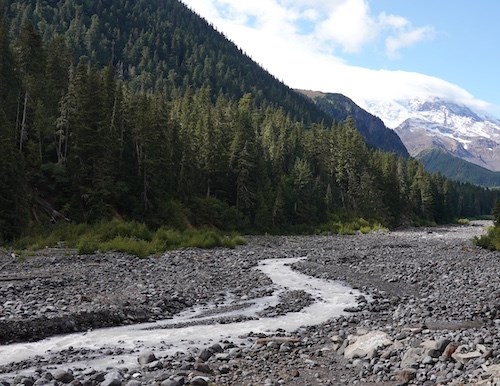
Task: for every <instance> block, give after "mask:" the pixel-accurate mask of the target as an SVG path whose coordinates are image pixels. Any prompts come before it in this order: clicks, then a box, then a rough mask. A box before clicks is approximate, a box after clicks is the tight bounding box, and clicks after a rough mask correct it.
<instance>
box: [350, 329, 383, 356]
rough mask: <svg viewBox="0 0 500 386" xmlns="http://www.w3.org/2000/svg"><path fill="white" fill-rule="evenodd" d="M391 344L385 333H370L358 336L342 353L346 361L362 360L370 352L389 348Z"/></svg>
mask: <svg viewBox="0 0 500 386" xmlns="http://www.w3.org/2000/svg"><path fill="white" fill-rule="evenodd" d="M391 344H392V340H391V338H390V336H389V335H388V334H386V333H385V332H383V331H371V332H369V333H368V334H365V335H361V336H358V337H357V338H356V341H355V342H354V343H352V344H349V345H348V346H347V347H346V349H345V351H344V356H345V357H346V358H348V359H353V358H364V357H365V356H367V355H368V354H369V353H370V352H371V351H373V350H378V349H379V348H384V347H387V346H390V345H391Z"/></svg>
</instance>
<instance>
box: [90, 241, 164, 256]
mask: <svg viewBox="0 0 500 386" xmlns="http://www.w3.org/2000/svg"><path fill="white" fill-rule="evenodd" d="M99 249H100V250H101V251H103V252H107V251H116V252H124V253H129V254H131V255H135V256H138V257H148V256H149V255H152V254H154V253H158V252H160V250H158V249H157V248H156V246H155V245H154V244H153V243H151V242H150V241H147V240H137V239H133V238H130V237H122V236H117V237H115V238H114V239H113V240H109V241H106V242H104V243H101V244H100V245H99Z"/></svg>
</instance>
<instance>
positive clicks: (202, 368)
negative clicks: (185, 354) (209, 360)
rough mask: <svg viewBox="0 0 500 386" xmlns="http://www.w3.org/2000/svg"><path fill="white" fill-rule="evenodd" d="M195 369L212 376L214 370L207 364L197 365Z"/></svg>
mask: <svg viewBox="0 0 500 386" xmlns="http://www.w3.org/2000/svg"><path fill="white" fill-rule="evenodd" d="M194 369H195V370H196V371H199V372H200V373H205V374H210V373H211V372H212V369H211V368H210V366H208V365H207V364H205V363H195V365H194Z"/></svg>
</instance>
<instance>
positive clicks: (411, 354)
mask: <svg viewBox="0 0 500 386" xmlns="http://www.w3.org/2000/svg"><path fill="white" fill-rule="evenodd" d="M424 352H425V349H423V348H417V347H412V348H409V349H408V350H406V352H405V353H404V354H403V358H402V359H401V365H400V367H401V368H403V369H405V368H414V367H418V364H419V363H420V361H421V360H422V355H423V354H424Z"/></svg>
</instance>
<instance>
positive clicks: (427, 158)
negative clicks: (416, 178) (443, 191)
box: [416, 149, 500, 188]
mask: <svg viewBox="0 0 500 386" xmlns="http://www.w3.org/2000/svg"><path fill="white" fill-rule="evenodd" d="M416 158H417V159H418V160H419V161H420V162H422V163H423V164H424V167H425V169H426V170H427V171H428V172H430V173H440V174H442V175H444V176H445V177H446V178H449V179H450V180H454V181H459V182H469V183H472V184H475V185H480V186H486V187H495V188H496V187H500V172H493V171H491V170H489V169H486V168H483V167H481V166H478V165H476V164H473V163H471V162H467V161H465V160H463V159H461V158H458V157H455V156H453V155H452V154H450V153H448V152H446V151H444V150H442V149H428V150H424V151H422V152H421V153H420V154H418V155H417V157H416Z"/></svg>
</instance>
